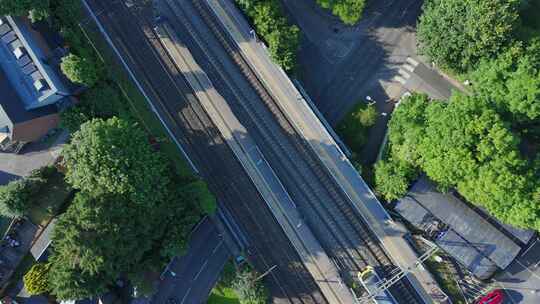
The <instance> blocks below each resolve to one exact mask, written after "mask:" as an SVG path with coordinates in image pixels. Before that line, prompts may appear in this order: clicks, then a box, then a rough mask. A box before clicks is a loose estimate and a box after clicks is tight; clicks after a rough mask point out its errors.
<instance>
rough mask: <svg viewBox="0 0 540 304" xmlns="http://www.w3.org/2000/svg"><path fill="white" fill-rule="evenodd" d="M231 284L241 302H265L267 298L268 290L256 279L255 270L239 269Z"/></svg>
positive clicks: (257, 303) (254, 303)
mask: <svg viewBox="0 0 540 304" xmlns="http://www.w3.org/2000/svg"><path fill="white" fill-rule="evenodd" d="M232 285H233V289H234V290H235V292H236V294H237V295H238V298H239V300H240V303H241V304H265V303H266V302H267V300H268V292H267V290H266V289H265V288H264V286H263V285H262V284H261V281H257V273H256V272H255V271H252V270H250V269H244V270H239V271H238V272H237V274H236V279H235V280H234V282H233V284H232Z"/></svg>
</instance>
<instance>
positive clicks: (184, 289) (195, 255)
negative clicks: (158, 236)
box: [152, 218, 231, 304]
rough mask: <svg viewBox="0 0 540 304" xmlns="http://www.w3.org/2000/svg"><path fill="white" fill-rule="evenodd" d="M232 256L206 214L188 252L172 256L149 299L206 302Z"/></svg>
mask: <svg viewBox="0 0 540 304" xmlns="http://www.w3.org/2000/svg"><path fill="white" fill-rule="evenodd" d="M230 258H231V252H230V250H229V249H228V247H227V245H226V243H225V241H224V239H223V236H222V235H221V234H220V232H219V230H218V229H217V227H216V226H215V224H214V223H213V222H212V220H210V219H209V218H205V220H203V222H201V224H199V226H197V228H196V230H195V231H194V232H193V234H192V235H191V239H190V243H189V249H188V252H187V253H186V254H185V255H184V256H182V257H180V258H175V259H174V260H173V261H172V262H171V263H170V264H169V266H168V267H167V270H166V271H165V272H164V273H163V274H162V280H161V282H160V283H159V286H158V292H157V294H156V295H155V296H154V297H153V299H152V303H156V304H160V303H167V301H168V299H176V300H177V301H178V302H177V303H182V304H188V303H189V304H200V303H205V302H206V299H207V298H208V295H209V294H210V290H211V289H212V288H213V287H214V285H215V283H216V282H217V280H218V279H219V275H220V273H221V270H222V269H223V266H224V265H225V263H226V262H227V261H228V260H229V259H230Z"/></svg>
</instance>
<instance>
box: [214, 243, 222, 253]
mask: <svg viewBox="0 0 540 304" xmlns="http://www.w3.org/2000/svg"><path fill="white" fill-rule="evenodd" d="M221 244H223V240H221V242H219V244H217V246H216V247H215V248H214V250H212V254H214V253H216V251H217V250H218V248H219V247H220V246H221Z"/></svg>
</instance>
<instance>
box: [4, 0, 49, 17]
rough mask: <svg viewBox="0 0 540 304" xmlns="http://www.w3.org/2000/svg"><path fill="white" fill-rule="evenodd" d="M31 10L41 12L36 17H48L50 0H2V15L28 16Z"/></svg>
mask: <svg viewBox="0 0 540 304" xmlns="http://www.w3.org/2000/svg"><path fill="white" fill-rule="evenodd" d="M31 10H33V11H35V12H39V13H37V14H36V15H35V16H40V17H43V16H47V13H46V12H47V11H48V10H49V0H0V15H14V16H27V15H28V12H29V11H31Z"/></svg>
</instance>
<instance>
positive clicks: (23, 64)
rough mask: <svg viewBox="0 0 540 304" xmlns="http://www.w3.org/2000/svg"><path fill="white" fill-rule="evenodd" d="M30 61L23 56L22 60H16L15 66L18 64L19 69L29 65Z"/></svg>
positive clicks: (26, 56)
mask: <svg viewBox="0 0 540 304" xmlns="http://www.w3.org/2000/svg"><path fill="white" fill-rule="evenodd" d="M31 62H32V59H30V57H28V55H24V56H23V57H22V58H20V59H19V60H17V64H19V66H20V67H23V66H26V65H27V64H29V63H31Z"/></svg>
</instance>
